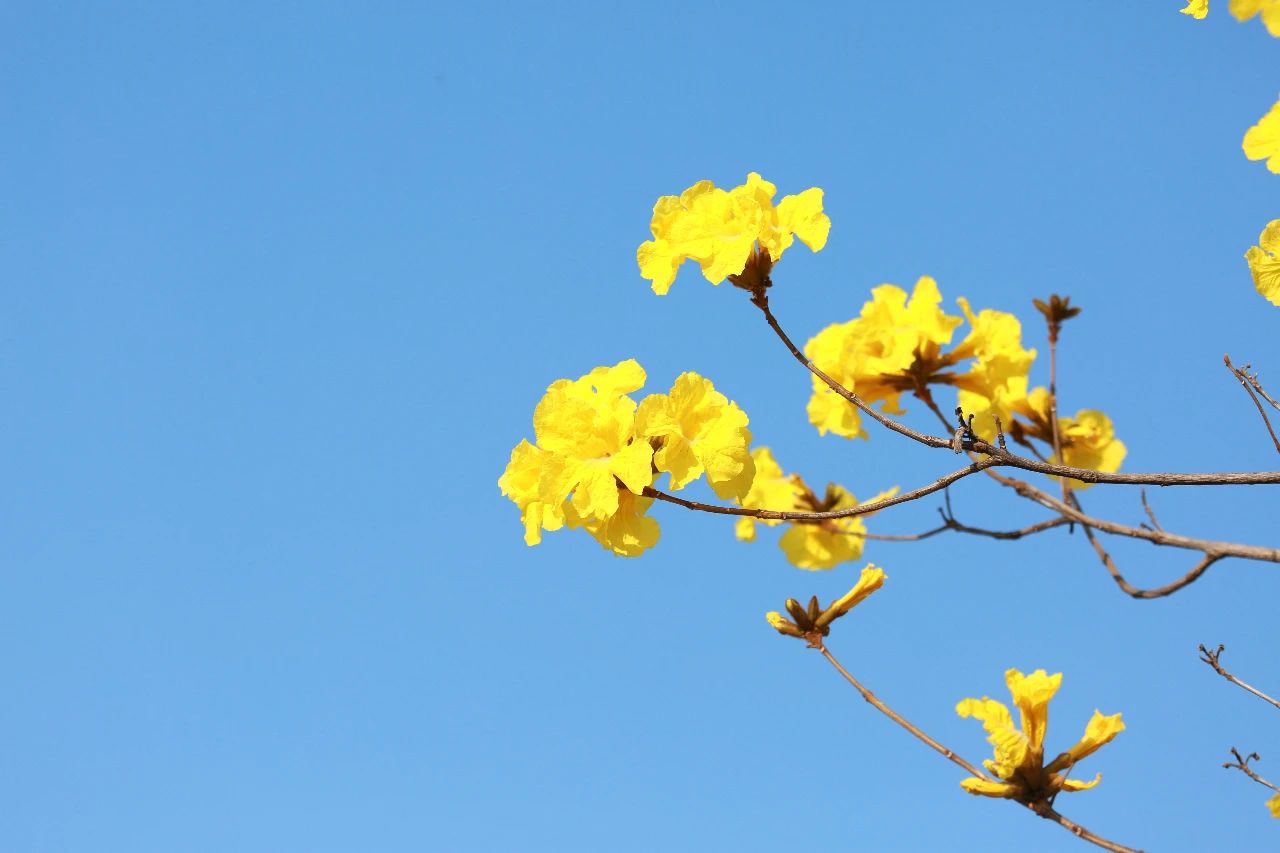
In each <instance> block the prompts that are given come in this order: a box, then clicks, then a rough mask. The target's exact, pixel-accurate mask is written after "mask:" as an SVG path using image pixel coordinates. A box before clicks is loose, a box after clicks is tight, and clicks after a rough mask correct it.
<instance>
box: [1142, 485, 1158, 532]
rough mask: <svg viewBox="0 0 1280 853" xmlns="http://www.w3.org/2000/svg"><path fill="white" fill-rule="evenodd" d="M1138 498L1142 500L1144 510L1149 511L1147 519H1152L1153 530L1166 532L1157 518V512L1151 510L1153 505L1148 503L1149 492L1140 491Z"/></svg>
mask: <svg viewBox="0 0 1280 853" xmlns="http://www.w3.org/2000/svg"><path fill="white" fill-rule="evenodd" d="M1138 496H1139V497H1141V498H1142V508H1143V509H1144V510H1146V511H1147V518H1149V519H1151V527H1152V529H1153V530H1164V528H1163V527H1161V526H1160V519H1158V518H1156V512H1155V510H1153V509H1152V508H1151V504H1149V503H1147V490H1146V489H1139V490H1138Z"/></svg>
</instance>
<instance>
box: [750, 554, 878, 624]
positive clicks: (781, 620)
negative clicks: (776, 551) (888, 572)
mask: <svg viewBox="0 0 1280 853" xmlns="http://www.w3.org/2000/svg"><path fill="white" fill-rule="evenodd" d="M884 580H885V574H884V569H882V568H880V567H879V566H877V565H875V564H874V563H867V565H866V566H864V567H863V569H862V574H861V575H859V577H858V582H857V583H856V584H854V585H853V589H851V590H849V591H848V592H846V593H845V594H844V595H842V596H840V597H839V598H837V599H836V600H835V601H833V602H831V603H830V604H828V605H827V606H826V607H825V608H824V607H822V606H821V605H819V604H818V597H817V596H816V595H815V596H814V597H813V598H811V599H810V600H809V606H808V607H805V606H804V605H802V604H801V603H800V602H799V601H796V600H795V599H794V598H789V599H787V612H788V613H789V614H790V615H791V619H788V618H787V617H786V616H783V615H782V614H781V613H780V612H778V611H776V610H774V611H770V612H769V613H766V614H765V615H764V618H765V620H766V621H767V622H768V623H769V624H770V625H771V626H772V627H773V629H774V630H775V631H777V632H778V633H779V634H786V635H787V636H790V637H799V638H802V639H807V640H809V641H810V643H813V642H814V640H815V638H816V637H825V636H827V635H828V634H830V633H831V623H832V622H834V621H835V620H837V619H839V618H840V617H841V616H844V615H845V614H846V613H848V612H849V611H850V610H852V609H853V608H855V607H857V606H858V605H859V604H861V603H862V602H863V601H865V600H866V598H867V596H869V595H871V593H873V592H875V591H876V590H878V589H879V588H880V587H882V586H884ZM793 620H794V621H793Z"/></svg>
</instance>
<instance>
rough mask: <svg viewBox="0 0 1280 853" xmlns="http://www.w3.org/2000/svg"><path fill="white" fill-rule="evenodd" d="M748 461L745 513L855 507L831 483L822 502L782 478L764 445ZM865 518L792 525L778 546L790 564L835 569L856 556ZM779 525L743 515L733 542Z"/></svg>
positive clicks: (796, 480) (795, 480) (794, 480)
mask: <svg viewBox="0 0 1280 853" xmlns="http://www.w3.org/2000/svg"><path fill="white" fill-rule="evenodd" d="M751 457H752V459H753V460H754V461H755V481H754V482H753V483H752V484H751V490H750V491H748V492H747V494H746V495H745V496H744V497H743V498H742V499H741V500H740V501H739V503H741V504H742V506H744V507H747V508H748V509H775V510H781V511H784V512H786V511H790V510H799V511H802V512H830V511H833V510H840V509H847V508H849V507H855V506H857V505H858V500H857V498H855V497H854V496H853V495H852V494H850V493H849V492H848V491H846V490H845V489H844V488H843V487H841V486H837V485H836V484H834V483H831V484H829V485H828V486H827V491H826V494H825V495H823V497H822V498H819V497H817V495H815V494H814V493H813V491H812V490H811V489H810V488H809V486H808V485H806V484H805V482H804V480H802V479H801V478H800V476H799V475H798V474H791V475H789V476H788V475H784V474H783V473H782V467H781V466H780V465H778V462H777V460H775V459H774V458H773V453H772V452H771V451H770V450H769V448H767V447H759V448H756V449H755V450H753V451H752V452H751ZM897 493H898V488H897V487H896V486H895V487H893V488H892V489H890V490H888V491H887V492H881V493H880V494H878V495H876V496H875V497H874V498H872V499H871V500H870V501H868V503H875V502H876V501H880V500H883V499H884V498H889V497H893V496H894V495H896V494H897ZM867 515H875V513H867ZM866 517H867V516H866V515H857V516H852V517H850V518H836V519H829V520H826V521H813V522H792V523H791V524H790V527H789V529H788V530H787V531H786V532H785V533H783V534H782V537H781V538H780V539H779V541H778V546H779V547H780V548H782V552H783V553H784V554H786V555H787V560H788V561H789V562H790V563H791V564H792V565H793V566H797V567H799V568H801V569H811V570H813V569H831V568H835V567H836V566H837V565H839V564H840V563H845V562H849V561H851V560H856V559H858V558H859V557H861V556H862V547H863V544H864V543H865V541H866V539H865V536H866V532H867V526H866V525H865V524H864V523H863V519H864V518H866ZM782 523H783V522H781V521H776V520H773V519H755V518H749V517H746V516H744V517H742V518H739V519H738V524H737V527H736V529H735V531H734V532H735V534H736V535H737V537H738V538H739V539H741V540H743V541H745V542H753V541H755V538H756V524H766V525H769V526H773V525H777V524H782Z"/></svg>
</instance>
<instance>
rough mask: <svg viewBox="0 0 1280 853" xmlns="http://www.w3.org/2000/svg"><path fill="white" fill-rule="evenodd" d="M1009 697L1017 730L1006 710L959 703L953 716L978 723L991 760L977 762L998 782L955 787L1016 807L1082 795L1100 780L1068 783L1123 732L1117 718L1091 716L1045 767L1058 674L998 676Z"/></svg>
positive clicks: (985, 701)
mask: <svg viewBox="0 0 1280 853" xmlns="http://www.w3.org/2000/svg"><path fill="white" fill-rule="evenodd" d="M1004 677H1005V683H1006V684H1007V685H1008V687H1009V692H1010V693H1011V694H1012V695H1013V703H1014V705H1015V706H1016V707H1017V709H1018V711H1019V714H1020V717H1021V729H1019V728H1018V727H1016V726H1014V724H1013V717H1012V716H1011V715H1010V713H1009V709H1008V707H1007V706H1005V705H1004V704H1003V703H1001V702H997V701H996V700H995V699H989V698H987V697H986V696H984V697H982V698H981V699H963V700H961V701H960V702H959V703H957V704H956V713H957V714H959V715H960V716H961V717H972V718H974V719H976V720H980V721H982V725H983V728H984V729H985V730H986V732H987V741H988V743H990V744H991V745H992V746H993V747H995V756H994V758H991V759H987V760H986V761H984V762H982V765H983V767H985V768H986V769H987V771H988V772H989V773H990V774H991V775H992V776H995V777H996V779H997V780H999V781H991V780H989V779H980V778H978V777H976V776H974V777H971V778H969V779H965V780H964V781H962V782H961V783H960V786H961V787H962V788H964V789H965V790H966V791H968V792H969V793H971V794H981V795H982V796H986V797H1006V798H1009V799H1015V800H1020V801H1022V802H1036V801H1040V800H1044V799H1046V798H1048V797H1051V796H1053V795H1054V794H1057V793H1058V792H1059V791H1083V790H1085V789H1087V788H1092V787H1093V786H1094V785H1097V784H1098V782H1100V781H1101V780H1102V776H1101V774H1099V775H1098V776H1097V777H1095V778H1094V779H1093V780H1092V781H1090V782H1081V781H1078V780H1075V779H1068V778H1067V777H1066V773H1067V772H1070V770H1071V768H1072V767H1074V766H1075V765H1076V764H1077V763H1078V762H1080V761H1081V760H1083V759H1085V758H1087V757H1088V756H1090V755H1092V754H1093V753H1095V752H1097V751H1098V750H1099V749H1101V748H1102V747H1103V746H1105V745H1106V744H1108V743H1110V742H1111V741H1112V739H1114V738H1115V736H1116V735H1117V734H1119V733H1120V732H1122V731H1123V730H1124V722H1123V721H1122V720H1121V719H1120V715H1119V714H1113V715H1111V716H1109V717H1105V716H1103V715H1102V714H1101V713H1100V712H1098V711H1094V712H1093V717H1092V719H1090V720H1089V724H1088V725H1087V726H1086V727H1085V733H1084V737H1083V738H1081V739H1080V742H1079V743H1077V744H1076V745H1075V746H1073V747H1071V748H1070V749H1069V750H1067V751H1066V752H1063V753H1061V754H1059V755H1058V756H1057V757H1056V758H1054V759H1053V760H1052V761H1050V762H1049V763H1048V764H1045V762H1044V736H1045V731H1046V730H1047V728H1048V725H1049V700H1050V699H1052V698H1053V696H1054V694H1055V693H1057V692H1058V686H1059V685H1060V684H1061V683H1062V673H1057V674H1055V675H1049V674H1048V673H1046V672H1045V671H1044V670H1043V669H1038V670H1036V671H1035V672H1033V673H1031V674H1030V675H1023V674H1022V673H1021V672H1019V671H1018V670H1016V669H1010V670H1008V671H1007V672H1005V674H1004Z"/></svg>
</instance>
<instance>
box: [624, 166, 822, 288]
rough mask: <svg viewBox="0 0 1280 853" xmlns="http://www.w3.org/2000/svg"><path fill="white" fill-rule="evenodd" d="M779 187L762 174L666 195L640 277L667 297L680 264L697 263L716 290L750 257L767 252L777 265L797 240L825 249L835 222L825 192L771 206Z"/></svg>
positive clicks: (641, 259) (656, 210) (639, 256)
mask: <svg viewBox="0 0 1280 853" xmlns="http://www.w3.org/2000/svg"><path fill="white" fill-rule="evenodd" d="M776 192H777V188H776V187H775V186H774V185H773V184H771V183H769V182H768V181H766V180H764V178H762V177H760V175H759V174H757V173H756V172H752V173H750V174H749V175H747V182H746V183H745V184H742V185H740V186H737V187H734V188H733V189H731V190H723V189H720V188H719V187H717V186H716V185H715V184H713V183H712V182H711V181H699V182H698V183H696V184H694V185H693V186H691V187H689V188H688V189H687V190H685V191H684V192H683V193H681V194H680V195H679V196H673V195H668V196H663V197H661V198H660V199H658V201H657V203H656V204H655V205H654V206H653V218H652V219H651V220H650V223H649V230H650V231H651V232H652V233H653V239H652V240H647V241H645V242H644V243H641V244H640V247H639V248H638V249H637V250H636V262H637V263H638V264H639V266H640V275H641V276H643V277H644V278H647V279H649V280H650V281H651V282H653V292H654V293H657V294H658V295H659V296H661V295H664V294H665V293H666V292H667V291H668V290H669V289H670V288H671V283H672V282H673V281H675V278H676V273H677V271H678V270H679V269H680V265H681V264H682V263H684V262H685V261H686V260H689V259H692V260H695V261H697V262H698V264H699V265H701V267H702V274H703V275H704V276H706V277H707V280H708V281H710V282H711V283H712V284H719V283H720V282H722V281H724V280H725V279H726V278H728V277H729V276H732V275H738V274H740V273H741V272H742V271H743V270H744V269H745V268H746V266H747V260H748V258H750V257H751V255H752V253H753V252H755V251H757V250H760V251H765V252H768V254H769V257H770V258H771V259H772V260H773V261H777V260H779V259H780V258H781V257H782V255H783V253H784V252H785V251H786V250H787V248H788V247H790V246H791V244H792V242H793V241H794V240H795V239H796V238H797V237H798V238H799V239H800V241H801V242H802V243H804V244H805V245H806V246H808V247H809V248H810V249H812V250H813V251H815V252H817V251H821V249H822V247H823V246H825V245H826V243H827V234H828V233H829V232H830V230H831V220H830V218H828V217H827V215H826V214H825V213H823V212H822V190H820V189H818V188H817V187H810V188H809V189H807V190H805V191H804V192H802V193H799V194H797V195H789V196H785V197H784V198H783V199H782V201H780V202H779V203H778V204H777V205H776V206H775V205H774V204H773V196H774V193H776Z"/></svg>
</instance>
